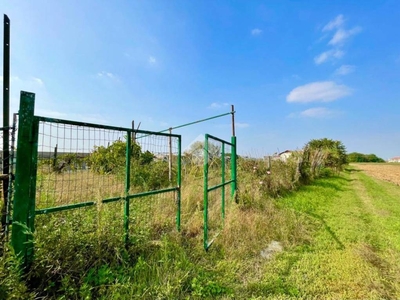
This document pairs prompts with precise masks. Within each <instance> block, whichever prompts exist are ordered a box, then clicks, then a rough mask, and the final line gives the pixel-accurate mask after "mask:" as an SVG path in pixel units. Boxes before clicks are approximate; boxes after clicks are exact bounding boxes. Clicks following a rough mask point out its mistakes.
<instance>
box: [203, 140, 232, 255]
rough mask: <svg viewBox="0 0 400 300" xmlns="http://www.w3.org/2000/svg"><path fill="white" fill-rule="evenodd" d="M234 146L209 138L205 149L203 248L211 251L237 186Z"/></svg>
mask: <svg viewBox="0 0 400 300" xmlns="http://www.w3.org/2000/svg"><path fill="white" fill-rule="evenodd" d="M234 147H235V145H234V144H232V143H229V142H226V141H224V140H221V139H219V138H217V137H214V136H211V135H208V134H207V135H206V139H205V145H204V248H205V249H208V248H209V247H210V246H211V244H212V243H213V241H214V239H215V238H216V237H217V236H218V234H219V233H220V231H221V229H222V227H223V222H224V217H225V209H226V206H227V204H229V203H230V200H231V199H232V198H233V194H232V190H233V189H232V188H231V185H232V184H234V183H235V182H236V176H235V175H234V173H233V172H232V171H233V169H232V164H231V158H232V157H231V155H232V153H233V154H235V153H236V151H234Z"/></svg>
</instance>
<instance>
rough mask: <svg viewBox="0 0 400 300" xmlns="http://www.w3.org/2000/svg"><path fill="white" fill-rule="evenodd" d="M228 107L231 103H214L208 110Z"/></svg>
mask: <svg viewBox="0 0 400 300" xmlns="http://www.w3.org/2000/svg"><path fill="white" fill-rule="evenodd" d="M226 106H229V103H226V102H225V103H219V102H213V103H211V105H210V106H209V107H208V108H211V109H219V108H222V107H226Z"/></svg>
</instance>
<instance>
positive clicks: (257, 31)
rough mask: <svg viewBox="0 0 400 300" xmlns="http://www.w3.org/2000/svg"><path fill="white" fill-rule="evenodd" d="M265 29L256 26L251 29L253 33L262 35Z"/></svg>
mask: <svg viewBox="0 0 400 300" xmlns="http://www.w3.org/2000/svg"><path fill="white" fill-rule="evenodd" d="M262 32H263V31H262V30H261V29H259V28H254V29H252V30H251V35H260V34H261V33H262Z"/></svg>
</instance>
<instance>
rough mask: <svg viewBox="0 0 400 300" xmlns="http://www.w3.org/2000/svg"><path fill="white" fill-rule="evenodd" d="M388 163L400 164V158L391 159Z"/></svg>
mask: <svg viewBox="0 0 400 300" xmlns="http://www.w3.org/2000/svg"><path fill="white" fill-rule="evenodd" d="M388 162H397V163H400V156H395V157H392V158H390V159H389V160H388Z"/></svg>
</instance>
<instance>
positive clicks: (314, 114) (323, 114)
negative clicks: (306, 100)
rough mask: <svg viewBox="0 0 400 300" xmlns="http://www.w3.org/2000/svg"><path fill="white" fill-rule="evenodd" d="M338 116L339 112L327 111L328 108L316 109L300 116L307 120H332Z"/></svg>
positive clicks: (303, 112) (306, 111)
mask: <svg viewBox="0 0 400 300" xmlns="http://www.w3.org/2000/svg"><path fill="white" fill-rule="evenodd" d="M337 114H338V112H337V111H334V110H330V109H327V108H326V107H314V108H309V109H306V110H304V111H302V112H301V113H300V116H302V117H305V118H330V117H333V116H335V115H337Z"/></svg>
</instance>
